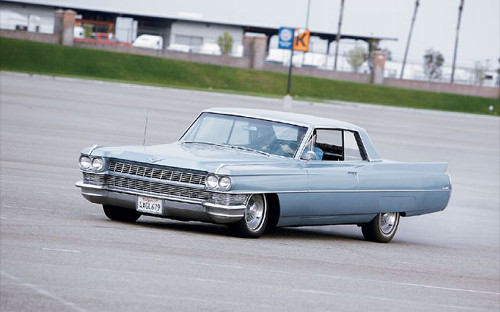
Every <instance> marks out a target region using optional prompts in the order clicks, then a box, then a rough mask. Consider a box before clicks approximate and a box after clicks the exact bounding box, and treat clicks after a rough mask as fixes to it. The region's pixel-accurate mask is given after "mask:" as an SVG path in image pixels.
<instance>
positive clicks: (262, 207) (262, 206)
mask: <svg viewBox="0 0 500 312" xmlns="http://www.w3.org/2000/svg"><path fill="white" fill-rule="evenodd" d="M268 220H269V209H268V206H267V200H266V196H265V195H262V194H254V195H252V196H251V197H250V199H249V200H248V202H247V208H246V209H245V215H244V216H243V219H241V220H240V221H238V222H237V223H233V224H229V225H228V227H229V229H230V230H231V231H233V232H234V233H235V234H236V235H238V236H240V237H246V238H258V237H260V236H261V235H262V234H263V233H264V231H265V230H266V226H267V222H268Z"/></svg>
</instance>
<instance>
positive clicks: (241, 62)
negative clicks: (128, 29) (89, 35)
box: [75, 41, 250, 68]
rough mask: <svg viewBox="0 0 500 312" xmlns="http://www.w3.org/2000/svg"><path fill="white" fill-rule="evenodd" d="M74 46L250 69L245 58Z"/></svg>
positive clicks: (92, 45)
mask: <svg viewBox="0 0 500 312" xmlns="http://www.w3.org/2000/svg"><path fill="white" fill-rule="evenodd" d="M75 46H77V47H83V48H93V49H100V50H107V51H114V52H121V53H132V54H140V55H149V56H156V57H164V58H169V59H175V60H183V61H192V62H198V63H206V64H214V65H223V66H231V67H239V68H249V67H250V59H249V58H245V57H232V56H218V55H207V54H197V53H184V52H178V51H170V50H164V51H162V50H153V49H145V48H136V47H131V46H118V45H109V44H101V43H89V42H80V41H75Z"/></svg>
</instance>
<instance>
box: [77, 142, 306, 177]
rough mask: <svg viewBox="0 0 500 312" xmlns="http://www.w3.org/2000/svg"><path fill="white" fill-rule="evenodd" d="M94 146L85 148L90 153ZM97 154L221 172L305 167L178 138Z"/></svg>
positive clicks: (292, 161) (287, 171)
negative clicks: (172, 140) (167, 142)
mask: <svg viewBox="0 0 500 312" xmlns="http://www.w3.org/2000/svg"><path fill="white" fill-rule="evenodd" d="M89 151H90V148H87V149H84V150H83V151H82V153H83V154H88V152H89ZM92 155H93V156H102V157H108V158H117V159H124V160H130V161H136V162H141V163H149V164H155V165H164V166H170V167H178V168H186V169H193V170H202V171H207V172H215V171H216V170H217V172H218V173H221V174H232V175H234V174H259V173H264V172H265V173H271V172H272V173H274V174H290V173H291V172H290V170H291V169H292V168H294V167H295V168H297V167H301V166H300V161H297V160H295V159H292V158H285V157H280V156H272V155H271V156H267V155H264V154H259V153H257V152H252V151H243V150H238V149H234V148H230V147H221V146H213V145H205V144H183V143H180V142H175V143H171V144H161V145H150V146H142V145H134V146H119V147H97V148H95V149H94V150H93V151H92ZM292 171H293V170H292Z"/></svg>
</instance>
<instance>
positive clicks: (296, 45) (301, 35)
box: [293, 29, 310, 52]
mask: <svg viewBox="0 0 500 312" xmlns="http://www.w3.org/2000/svg"><path fill="white" fill-rule="evenodd" d="M295 34H296V36H295V38H294V39H293V49H294V50H295V51H304V52H307V51H309V35H310V33H309V30H304V29H300V30H299V29H298V30H296V31H295Z"/></svg>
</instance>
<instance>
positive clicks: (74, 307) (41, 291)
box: [0, 271, 87, 312]
mask: <svg viewBox="0 0 500 312" xmlns="http://www.w3.org/2000/svg"><path fill="white" fill-rule="evenodd" d="M0 275H3V276H5V277H7V278H8V279H10V280H13V281H15V282H17V283H19V284H21V285H23V286H25V287H27V288H29V289H31V290H33V291H35V292H37V293H39V294H41V295H43V296H45V297H48V298H51V299H53V300H55V301H57V302H59V303H61V304H62V305H64V306H66V307H68V308H70V309H72V310H74V311H78V312H86V311H87V310H85V309H82V308H80V307H78V306H77V305H75V304H74V303H72V302H70V301H68V300H65V299H63V298H60V297H59V296H56V295H54V294H52V293H51V292H49V291H47V290H45V289H42V288H40V287H38V286H37V285H33V284H29V283H24V282H23V281H22V280H21V279H20V278H19V277H16V276H14V275H12V274H9V273H7V272H5V271H0Z"/></svg>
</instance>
